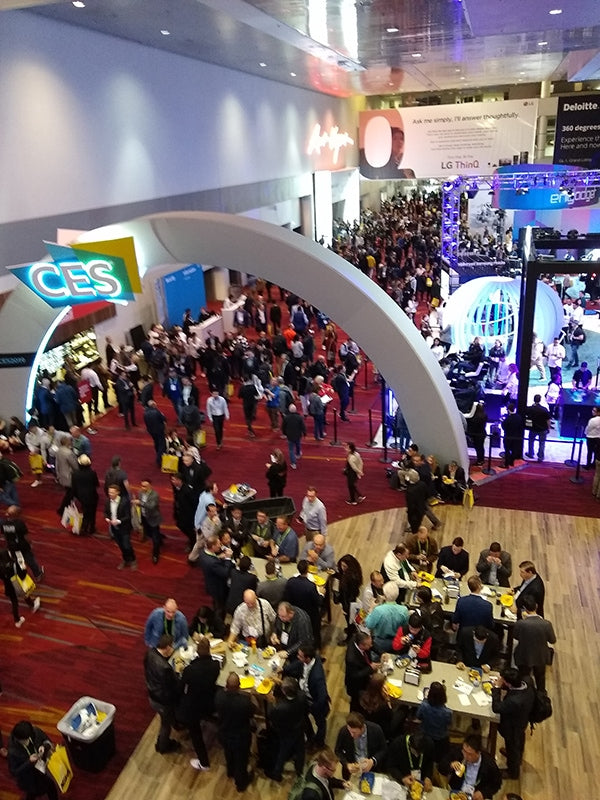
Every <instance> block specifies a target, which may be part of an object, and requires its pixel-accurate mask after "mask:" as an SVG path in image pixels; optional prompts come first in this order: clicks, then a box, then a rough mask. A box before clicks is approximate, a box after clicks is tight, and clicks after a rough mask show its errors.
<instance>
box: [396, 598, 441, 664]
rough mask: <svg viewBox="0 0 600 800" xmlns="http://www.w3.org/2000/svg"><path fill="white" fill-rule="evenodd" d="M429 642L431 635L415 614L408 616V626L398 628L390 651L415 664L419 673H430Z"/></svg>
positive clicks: (419, 616)
mask: <svg viewBox="0 0 600 800" xmlns="http://www.w3.org/2000/svg"><path fill="white" fill-rule="evenodd" d="M431 642H432V639H431V634H430V633H429V631H428V630H427V629H426V628H425V627H424V626H423V619H422V617H421V615H420V614H418V613H417V612H415V613H413V614H411V615H410V618H409V620H408V625H403V626H402V627H401V628H398V631H397V633H396V636H395V637H394V640H393V642H392V649H393V651H394V652H395V653H398V655H400V656H407V657H408V658H410V659H411V661H414V662H416V666H417V667H418V668H419V669H420V670H421V672H431Z"/></svg>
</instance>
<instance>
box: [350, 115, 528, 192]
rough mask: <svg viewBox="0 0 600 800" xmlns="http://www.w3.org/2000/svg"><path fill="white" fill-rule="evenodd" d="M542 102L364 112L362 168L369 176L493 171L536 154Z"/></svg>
mask: <svg viewBox="0 0 600 800" xmlns="http://www.w3.org/2000/svg"><path fill="white" fill-rule="evenodd" d="M536 117H537V100H506V101H503V102H500V103H464V104H461V105H448V106H425V107H418V108H401V109H388V110H382V111H363V112H361V114H360V119H359V148H360V172H361V175H362V176H363V177H365V178H373V179H378V180H381V179H390V178H445V177H447V176H450V175H459V174H460V175H490V174H491V173H492V172H493V171H494V169H495V168H496V167H499V166H502V165H507V164H519V163H520V164H526V163H528V162H529V160H530V159H532V157H533V148H534V145H535V122H536Z"/></svg>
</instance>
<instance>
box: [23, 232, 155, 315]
mask: <svg viewBox="0 0 600 800" xmlns="http://www.w3.org/2000/svg"><path fill="white" fill-rule="evenodd" d="M44 244H45V245H46V249H47V250H48V253H49V255H50V259H51V260H49V261H37V262H35V263H34V264H29V265H27V266H24V267H14V268H13V269H12V272H13V274H14V275H15V276H16V277H17V278H19V280H21V281H22V282H23V283H24V284H25V285H26V286H28V287H29V288H30V289H31V290H32V291H33V292H35V294H37V295H38V297H41V298H42V300H44V301H45V302H46V303H48V305H49V306H52V307H53V308H62V307H64V306H70V305H78V304H82V303H92V302H95V301H97V300H108V301H115V300H133V299H134V296H135V294H136V293H139V292H141V291H142V287H141V283H140V278H139V272H138V265H137V260H136V258H135V249H134V245H133V239H132V238H131V237H128V238H126V239H113V240H111V241H108V242H91V243H86V244H74V245H72V246H71V247H65V246H63V245H58V244H52V243H50V242H45V243H44Z"/></svg>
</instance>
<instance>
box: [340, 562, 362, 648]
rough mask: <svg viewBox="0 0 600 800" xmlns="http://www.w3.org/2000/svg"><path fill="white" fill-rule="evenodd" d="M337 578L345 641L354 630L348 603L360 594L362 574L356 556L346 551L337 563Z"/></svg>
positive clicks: (352, 601)
mask: <svg viewBox="0 0 600 800" xmlns="http://www.w3.org/2000/svg"><path fill="white" fill-rule="evenodd" d="M337 579H338V583H339V589H338V592H339V603H340V605H341V607H342V611H343V612H344V616H345V617H346V630H345V631H344V633H345V634H346V641H347V640H348V639H349V637H350V636H351V635H352V633H353V631H354V620H350V604H351V603H354V602H355V601H356V599H357V598H358V596H359V594H360V587H361V586H362V582H363V576H362V569H361V566H360V564H359V562H358V561H357V560H356V558H355V557H354V556H353V555H351V554H350V553H347V554H346V555H344V556H342V557H341V558H340V559H339V561H338V563H337Z"/></svg>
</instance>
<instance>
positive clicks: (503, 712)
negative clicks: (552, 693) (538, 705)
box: [492, 667, 535, 780]
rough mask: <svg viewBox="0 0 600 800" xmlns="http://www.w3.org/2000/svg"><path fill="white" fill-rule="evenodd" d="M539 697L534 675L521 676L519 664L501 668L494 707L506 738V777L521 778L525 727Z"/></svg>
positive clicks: (494, 696)
mask: <svg viewBox="0 0 600 800" xmlns="http://www.w3.org/2000/svg"><path fill="white" fill-rule="evenodd" d="M534 700H535V691H534V688H533V685H532V683H531V678H525V679H523V678H521V676H520V674H519V670H518V669H516V667H508V669H505V670H503V671H502V672H501V675H500V678H498V679H497V682H496V685H495V686H494V687H493V688H492V711H493V712H494V713H495V714H499V715H500V724H499V725H498V731H499V732H500V735H501V736H502V737H503V738H504V744H505V746H504V748H501V749H500V752H501V753H502V755H504V756H506V770H505V772H504V773H503V777H504V778H508V779H509V780H517V779H518V778H519V774H520V772H521V761H522V760H523V750H524V749H525V731H526V730H527V725H528V724H529V717H530V715H531V710H532V708H533V704H534Z"/></svg>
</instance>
